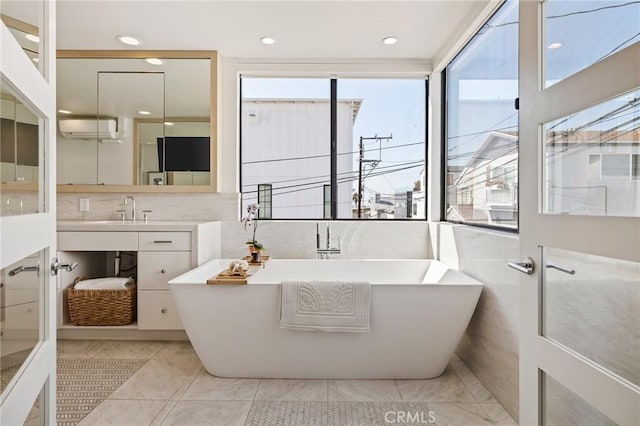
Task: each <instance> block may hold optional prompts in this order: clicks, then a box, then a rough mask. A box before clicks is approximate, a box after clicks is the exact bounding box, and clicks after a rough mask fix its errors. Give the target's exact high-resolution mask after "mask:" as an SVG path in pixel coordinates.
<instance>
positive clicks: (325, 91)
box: [241, 77, 331, 219]
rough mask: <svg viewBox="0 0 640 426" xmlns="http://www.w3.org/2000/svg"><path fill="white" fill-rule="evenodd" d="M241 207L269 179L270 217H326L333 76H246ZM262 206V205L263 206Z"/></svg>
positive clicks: (243, 84)
mask: <svg viewBox="0 0 640 426" xmlns="http://www.w3.org/2000/svg"><path fill="white" fill-rule="evenodd" d="M241 90H242V99H241V163H242V164H241V177H242V182H241V185H242V211H245V210H246V208H247V206H248V205H249V204H251V203H255V202H257V199H258V193H257V192H256V187H257V185H258V184H261V183H263V182H270V184H271V185H272V191H271V212H272V214H271V218H273V219H321V218H323V217H324V203H323V196H324V186H325V185H329V184H330V183H331V180H330V174H331V144H330V141H331V120H330V118H331V105H330V82H329V80H328V79H312V78H247V77H243V78H242V79H241ZM261 210H262V209H261Z"/></svg>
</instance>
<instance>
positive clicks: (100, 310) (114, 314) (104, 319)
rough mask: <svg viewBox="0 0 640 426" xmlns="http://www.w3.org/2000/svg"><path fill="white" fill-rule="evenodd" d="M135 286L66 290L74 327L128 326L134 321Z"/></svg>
mask: <svg viewBox="0 0 640 426" xmlns="http://www.w3.org/2000/svg"><path fill="white" fill-rule="evenodd" d="M136 294H137V292H136V286H135V285H134V286H131V287H129V288H125V289H122V290H76V289H75V288H74V287H70V288H68V289H67V300H68V303H69V316H70V317H71V322H73V323H74V324H75V325H129V324H131V323H132V322H133V321H135V320H136Z"/></svg>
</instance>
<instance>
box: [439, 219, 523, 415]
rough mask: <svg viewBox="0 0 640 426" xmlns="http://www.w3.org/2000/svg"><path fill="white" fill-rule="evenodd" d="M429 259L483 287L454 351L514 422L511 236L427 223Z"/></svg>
mask: <svg viewBox="0 0 640 426" xmlns="http://www.w3.org/2000/svg"><path fill="white" fill-rule="evenodd" d="M429 237H430V241H431V247H432V251H433V254H434V258H436V259H438V260H440V261H442V262H443V263H445V264H447V265H448V266H450V267H452V268H457V269H459V270H461V271H462V272H464V273H466V274H468V275H470V276H472V277H473V278H475V279H477V280H478V281H480V282H482V283H483V285H484V287H483V289H482V294H481V295H480V300H479V301H478V306H477V307H476V310H475V312H474V314H473V317H472V318H471V322H470V324H469V327H468V328H467V330H466V332H465V334H464V336H463V337H462V340H461V341H460V344H459V345H458V348H457V349H456V353H457V354H458V356H459V357H460V358H461V359H462V360H463V361H464V362H465V364H467V366H468V367H469V369H470V370H471V371H473V373H474V374H475V375H476V377H478V379H479V380H480V381H481V382H482V383H483V384H484V385H485V386H486V387H487V389H489V391H490V392H491V393H492V394H493V396H495V398H496V399H497V400H498V401H500V403H501V404H502V405H503V406H504V408H505V409H506V410H507V411H508V412H509V414H511V416H512V417H513V418H514V419H517V418H518V323H519V298H518V297H519V288H518V287H519V279H520V277H519V273H518V272H516V271H514V270H513V269H510V268H508V267H507V262H510V261H513V260H517V259H518V258H519V256H518V252H519V239H518V235H517V234H513V233H508V232H500V231H491V230H486V229H482V228H477V227H471V226H466V225H457V224H452V223H446V222H440V223H431V224H430V225H429Z"/></svg>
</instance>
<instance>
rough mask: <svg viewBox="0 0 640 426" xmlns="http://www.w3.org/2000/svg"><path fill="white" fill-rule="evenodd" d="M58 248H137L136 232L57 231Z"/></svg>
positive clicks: (105, 249)
mask: <svg viewBox="0 0 640 426" xmlns="http://www.w3.org/2000/svg"><path fill="white" fill-rule="evenodd" d="M58 250H60V251H64V250H68V251H117V250H129V251H137V250H138V233H137V232H58Z"/></svg>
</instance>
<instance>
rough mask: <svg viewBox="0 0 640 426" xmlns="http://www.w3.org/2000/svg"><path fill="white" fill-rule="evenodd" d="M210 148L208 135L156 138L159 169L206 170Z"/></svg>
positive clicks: (170, 170)
mask: <svg viewBox="0 0 640 426" xmlns="http://www.w3.org/2000/svg"><path fill="white" fill-rule="evenodd" d="M210 149H211V143H210V141H209V137H200V136H167V137H165V138H158V165H159V166H160V171H165V172H208V171H210V169H211V166H210V158H211V156H210V153H211V152H210ZM163 164H164V169H163V167H162V165H163Z"/></svg>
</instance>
